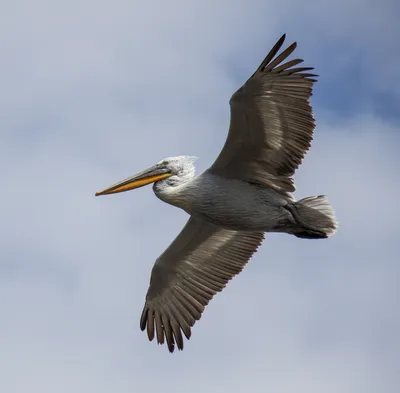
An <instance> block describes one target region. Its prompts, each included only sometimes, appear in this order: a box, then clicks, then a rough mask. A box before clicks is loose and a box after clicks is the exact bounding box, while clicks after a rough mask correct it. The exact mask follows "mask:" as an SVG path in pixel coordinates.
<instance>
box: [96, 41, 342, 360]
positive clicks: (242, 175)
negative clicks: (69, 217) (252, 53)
mask: <svg viewBox="0 0 400 393" xmlns="http://www.w3.org/2000/svg"><path fill="white" fill-rule="evenodd" d="M284 39H285V36H282V37H281V38H280V39H279V40H278V42H277V43H276V44H275V46H274V47H273V48H272V49H271V51H270V52H269V53H268V55H267V56H266V58H265V59H264V61H263V62H262V63H261V65H260V66H259V67H258V69H257V70H256V72H255V73H254V74H253V75H252V76H251V77H250V78H249V80H248V81H247V82H246V83H245V84H244V85H243V86H242V87H241V88H240V89H239V90H238V91H236V92H235V93H234V94H233V96H232V98H231V100H230V105H231V122H230V128H229V133H228V137H227V140H226V142H225V145H224V147H223V149H222V151H221V153H220V155H219V156H218V158H217V159H216V161H215V162H214V164H213V165H212V166H211V167H210V168H209V169H208V170H207V171H205V172H204V173H203V174H201V175H200V176H198V177H195V173H194V163H193V160H194V158H193V157H187V156H179V157H170V158H166V159H164V160H162V161H160V162H159V163H158V164H156V165H155V166H154V167H152V168H150V169H148V170H146V171H144V172H141V173H139V174H138V175H136V176H133V177H132V178H129V179H126V180H124V181H122V182H120V183H117V184H115V185H113V186H111V187H109V188H107V189H106V190H104V191H102V192H100V193H97V194H96V195H102V194H110V193H115V192H122V191H126V190H129V189H133V188H137V187H141V186H143V185H146V184H149V183H150V182H154V186H153V189H154V192H155V194H156V195H157V197H158V198H160V199H161V200H163V201H164V202H167V203H169V204H171V205H174V206H177V207H179V208H181V209H183V210H185V211H186V212H187V213H188V214H189V215H190V218H189V221H188V222H187V224H186V226H185V227H184V228H183V230H182V231H181V232H180V234H179V235H178V236H177V237H176V239H175V240H174V241H173V242H172V244H171V245H170V246H169V247H168V248H167V250H165V252H164V253H163V254H162V255H161V256H160V257H159V258H158V259H157V261H156V262H155V264H154V267H153V270H152V273H151V279H150V286H149V290H148V293H147V295H146V302H145V305H144V308H143V312H142V316H141V319H140V327H141V329H142V330H146V329H147V335H148V338H149V340H153V339H154V338H157V342H158V343H159V344H163V343H164V342H166V343H167V346H168V349H169V351H170V352H173V351H174V349H175V347H177V348H178V349H183V345H184V341H183V335H184V336H185V337H186V338H187V339H189V338H190V336H191V328H192V327H193V325H194V324H195V322H196V321H197V320H199V319H200V317H201V315H202V312H203V311H204V308H205V306H206V305H207V304H208V303H209V301H210V300H211V299H212V297H213V296H214V295H215V294H216V293H217V292H219V291H221V290H222V289H223V288H224V287H225V286H226V284H227V283H228V281H229V280H230V279H231V278H232V277H234V276H235V275H236V274H238V273H239V272H241V271H242V269H243V268H244V266H245V265H246V264H247V262H248V261H249V259H250V258H251V256H252V255H253V253H254V252H255V251H256V250H257V248H258V247H259V246H260V245H261V243H262V241H263V239H264V234H265V233H266V232H284V233H288V234H292V235H295V236H297V237H300V238H308V239H321V238H327V237H328V236H331V235H332V234H334V233H335V231H336V230H337V226H338V224H337V221H336V218H335V215H334V212H333V209H332V206H331V205H330V203H329V201H328V199H327V197H326V196H324V195H320V196H316V197H308V198H304V199H302V200H300V201H296V200H295V198H294V197H293V195H292V192H293V191H294V190H295V185H294V182H293V179H292V176H293V174H294V172H295V170H296V169H297V168H298V166H299V165H300V164H301V162H302V160H303V158H304V155H305V153H306V152H307V150H308V149H309V147H310V145H311V141H312V138H313V133H314V126H315V125H314V118H313V115H312V109H311V106H310V103H309V98H310V96H311V94H312V86H313V83H314V82H315V77H316V75H315V74H312V73H309V72H308V71H310V70H312V68H311V67H296V66H298V64H300V63H301V62H302V61H303V60H300V59H294V60H290V61H287V62H286V63H283V62H284V61H285V60H286V59H287V57H288V56H289V55H290V54H291V53H292V52H293V51H294V49H295V48H296V44H295V43H294V44H292V45H290V46H289V47H288V48H287V49H286V50H284V51H283V52H281V53H280V54H279V55H278V56H276V55H277V54H278V52H279V49H280V48H281V46H282V44H283V42H284ZM182 334H183V335H182Z"/></svg>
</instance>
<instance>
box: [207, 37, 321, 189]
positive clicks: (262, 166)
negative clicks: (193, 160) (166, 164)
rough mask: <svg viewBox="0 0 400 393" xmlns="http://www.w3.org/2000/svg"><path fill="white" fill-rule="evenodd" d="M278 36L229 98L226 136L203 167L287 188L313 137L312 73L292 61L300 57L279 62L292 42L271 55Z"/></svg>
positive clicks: (265, 184) (288, 51)
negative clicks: (220, 149)
mask: <svg viewBox="0 0 400 393" xmlns="http://www.w3.org/2000/svg"><path fill="white" fill-rule="evenodd" d="M284 40H285V35H283V36H282V37H281V38H280V39H279V41H278V42H277V43H276V44H275V46H274V47H273V48H272V49H271V51H270V52H269V53H268V55H267V57H266V58H265V59H264V61H263V62H262V63H261V65H260V66H259V67H258V69H257V71H256V72H255V73H254V74H253V75H252V76H251V78H250V79H249V80H248V81H247V82H246V83H245V84H244V85H243V86H242V87H241V88H240V89H239V90H238V91H236V92H235V93H234V94H233V96H232V98H231V99H230V106H231V123H230V128H229V133H228V137H227V140H226V142H225V145H224V147H223V149H222V151H221V153H220V155H219V156H218V158H217V160H216V161H215V162H214V164H213V165H212V167H211V168H210V169H209V170H210V171H213V172H215V173H219V174H221V175H224V176H227V177H234V178H238V179H241V180H244V181H247V182H249V183H255V184H259V185H262V186H267V187H272V188H274V189H276V190H278V191H280V192H283V193H286V194H287V193H290V192H293V191H294V190H295V186H294V184H293V181H292V178H291V176H292V175H293V174H294V172H295V170H296V169H297V168H298V166H299V165H300V163H301V161H302V159H303V157H304V155H305V153H306V152H307V150H308V149H309V147H310V145H311V141H312V138H313V133H314V126H315V124H314V118H313V115H312V109H311V106H310V103H309V98H310V96H311V95H312V86H313V82H315V81H316V80H315V79H313V77H316V76H317V75H315V74H310V73H308V72H307V71H309V70H312V69H313V68H311V67H295V66H297V65H298V64H299V63H301V62H302V61H303V60H301V59H295V60H291V61H287V62H285V63H283V64H282V62H283V61H284V60H285V59H286V58H287V57H288V56H289V55H290V54H291V53H292V52H293V51H294V50H295V48H296V43H293V44H292V45H290V46H289V47H288V48H287V49H286V50H284V51H283V52H282V53H281V54H280V55H278V56H277V57H276V58H275V59H274V57H275V55H276V54H277V53H278V51H279V49H280V48H281V46H282V44H283V42H284Z"/></svg>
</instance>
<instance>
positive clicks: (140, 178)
mask: <svg viewBox="0 0 400 393" xmlns="http://www.w3.org/2000/svg"><path fill="white" fill-rule="evenodd" d="M172 175H173V173H171V171H170V170H169V169H167V168H166V167H165V166H163V165H160V164H157V165H154V166H153V167H151V168H149V169H146V170H145V171H143V172H140V173H138V174H137V175H135V176H132V177H129V178H128V179H125V180H123V181H121V182H119V183H117V184H114V185H113V186H111V187H108V188H106V189H105V190H103V191H99V192H96V196H99V195H107V194H115V193H117V192H124V191H128V190H133V189H135V188H139V187H143V186H145V185H147V184H150V183H154V182H156V181H159V180H162V179H166V178H167V177H170V176H172Z"/></svg>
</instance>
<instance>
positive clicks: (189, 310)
mask: <svg viewBox="0 0 400 393" xmlns="http://www.w3.org/2000/svg"><path fill="white" fill-rule="evenodd" d="M263 239H264V234H263V233H262V232H239V231H232V230H226V229H221V228H218V227H216V226H214V225H213V224H211V223H207V222H204V221H201V220H199V219H197V218H193V217H191V218H190V219H189V221H188V222H187V224H186V225H185V227H184V228H183V229H182V231H181V232H180V234H179V235H178V236H177V237H176V239H175V240H174V241H173V242H172V243H171V245H170V246H169V247H168V248H167V250H166V251H165V252H164V253H163V254H162V255H161V256H160V257H159V258H158V259H157V261H156V262H155V264H154V267H153V270H152V272H151V279H150V287H149V290H148V292H147V296H146V303H145V305H144V309H143V312H142V316H141V319H140V328H141V329H142V330H145V329H146V327H147V335H148V337H149V340H150V341H151V340H153V338H154V336H155V335H156V336H157V341H158V343H159V344H163V343H164V341H166V342H167V345H168V349H169V351H170V352H173V351H174V348H175V345H176V346H177V347H178V348H179V349H183V337H182V332H183V334H184V335H185V336H186V338H187V339H189V338H190V336H191V327H192V326H193V325H194V323H195V322H196V321H197V320H199V319H200V317H201V314H202V312H203V311H204V308H205V306H206V305H207V304H208V303H209V301H210V300H211V299H212V298H213V296H214V295H215V294H216V293H217V292H220V291H221V290H222V289H223V288H224V287H225V286H226V284H227V283H228V281H229V280H230V279H231V278H232V277H234V276H235V275H236V274H238V273H240V272H241V271H242V269H243V268H244V266H245V265H246V264H247V262H248V261H249V259H250V258H251V256H252V255H253V253H254V252H255V251H256V250H257V248H258V246H259V245H260V244H261V243H262V241H263Z"/></svg>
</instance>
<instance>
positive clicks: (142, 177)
mask: <svg viewBox="0 0 400 393" xmlns="http://www.w3.org/2000/svg"><path fill="white" fill-rule="evenodd" d="M195 160H196V157H192V156H178V157H168V158H164V159H163V160H161V161H159V162H158V163H157V164H156V165H153V166H152V167H150V168H148V169H146V170H144V171H142V172H140V173H138V174H136V175H134V176H131V177H129V178H127V179H125V180H122V181H120V182H118V183H116V184H114V185H112V186H110V187H108V188H106V189H104V190H103V191H99V192H96V196H99V195H108V194H115V193H117V192H124V191H128V190H133V189H135V188H140V187H143V186H146V185H148V184H150V183H154V191H155V192H156V193H157V191H158V190H160V191H161V190H162V189H164V188H165V187H176V186H179V185H181V184H184V183H187V182H188V181H190V180H191V179H192V178H193V177H194V173H195V167H194V161H195Z"/></svg>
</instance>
